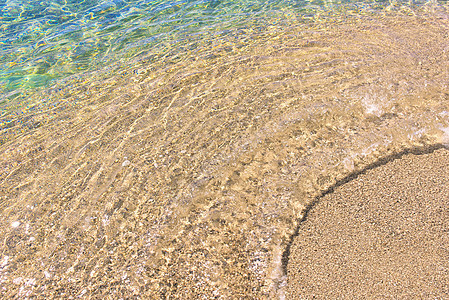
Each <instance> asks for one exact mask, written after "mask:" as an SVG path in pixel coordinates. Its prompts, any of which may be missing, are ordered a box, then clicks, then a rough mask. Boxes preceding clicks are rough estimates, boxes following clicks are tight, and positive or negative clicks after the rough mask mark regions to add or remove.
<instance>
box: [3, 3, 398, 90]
mask: <svg viewBox="0 0 449 300" xmlns="http://www.w3.org/2000/svg"><path fill="white" fill-rule="evenodd" d="M348 3H353V4H354V6H355V8H356V9H357V8H362V7H364V6H367V4H369V5H370V6H371V7H372V8H373V9H375V8H382V7H386V6H389V5H392V4H394V5H395V6H398V7H399V6H400V4H399V3H397V2H394V3H390V2H387V1H375V2H368V3H363V2H354V1H353V2H350V1H343V2H342V1H136V0H134V1H2V2H1V4H0V10H1V12H0V48H1V50H0V92H1V93H2V98H4V97H5V96H11V95H15V94H16V93H18V92H20V91H24V90H30V89H34V88H37V87H43V86H48V85H51V84H52V83H54V81H55V80H57V79H60V78H64V77H67V76H70V75H73V74H78V73H80V72H84V71H92V70H97V69H99V68H102V67H104V66H105V65H109V64H111V63H113V62H117V61H122V63H123V64H124V63H125V62H126V61H127V60H129V59H130V58H134V57H138V56H148V55H151V54H153V55H156V54H157V55H158V56H159V57H161V56H163V54H167V53H168V52H170V51H172V52H173V51H174V52H178V51H179V52H182V51H192V50H194V49H195V48H196V47H197V46H199V45H196V44H195V42H200V41H201V40H203V41H204V42H206V43H207V42H211V40H215V39H223V40H227V39H240V40H242V39H243V40H244V39H245V34H246V30H251V31H257V30H259V31H269V30H270V29H269V27H270V26H272V25H282V23H285V24H286V25H287V24H290V23H291V22H292V19H298V20H299V18H298V16H302V17H303V18H304V19H306V20H307V18H310V19H313V17H314V16H315V15H316V14H317V13H318V12H320V11H324V10H329V9H337V8H338V7H339V6H340V5H342V4H346V5H347V4H348ZM236 28H237V29H241V31H238V32H236V31H235V29H236ZM236 34H237V35H238V37H236V36H233V35H236Z"/></svg>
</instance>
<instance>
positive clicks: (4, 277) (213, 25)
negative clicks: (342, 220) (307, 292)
mask: <svg viewBox="0 0 449 300" xmlns="http://www.w3.org/2000/svg"><path fill="white" fill-rule="evenodd" d="M0 6H1V10H2V14H1V17H0V22H1V23H0V24H1V25H0V26H1V29H2V31H1V34H0V43H1V45H2V47H1V50H0V51H2V55H1V56H0V64H1V69H0V74H1V75H0V85H1V89H2V96H1V101H2V102H1V103H0V110H1V116H0V130H1V132H0V134H1V136H0V143H1V146H0V153H1V155H0V212H1V216H2V218H0V235H1V236H0V240H1V241H3V244H2V246H1V255H2V256H1V258H0V293H1V294H2V297H7V298H14V297H16V298H24V297H33V296H35V295H39V296H40V297H43V298H52V297H62V298H68V297H69V296H73V297H81V298H83V297H85V298H88V297H91V298H99V297H104V296H106V295H116V296H117V297H124V298H125V297H129V298H133V297H139V296H140V297H147V298H148V297H150V298H165V297H174V298H182V299H185V298H194V299H198V298H201V297H202V298H207V299H209V298H212V297H216V298H222V299H229V298H244V297H248V298H273V297H279V298H282V297H283V286H284V285H285V284H286V278H285V274H283V270H282V266H281V257H282V253H283V251H284V250H285V247H286V244H287V243H288V241H289V238H290V235H291V234H292V233H293V232H294V230H295V228H296V226H297V223H298V221H299V220H300V218H301V215H302V212H303V210H304V208H305V207H306V206H307V205H308V204H310V203H311V202H312V201H313V199H314V198H315V197H316V196H317V195H319V194H320V193H321V192H322V191H324V190H326V189H327V188H329V187H330V186H332V185H333V184H334V183H335V182H336V181H337V180H339V179H341V178H343V177H345V176H347V175H348V174H351V173H352V172H356V171H357V170H360V169H361V168H363V167H365V166H367V165H368V164H370V163H372V162H375V161H376V160H378V159H379V158H382V157H384V156H386V155H389V154H392V153H395V152H398V151H402V150H404V149H408V148H413V147H427V146H429V145H434V144H439V143H442V144H448V143H449V108H448V105H447V102H448V100H449V98H448V97H449V91H448V82H449V71H448V70H449V66H448V64H449V63H448V62H449V57H448V56H449V52H448V51H449V40H448V32H449V31H448V29H449V14H448V11H447V6H446V3H445V2H423V3H411V2H407V3H405V2H404V3H401V2H394V3H393V2H365V3H361V2H342V3H340V2H338V3H337V2H328V1H325V2H318V1H316V2H314V1H310V2H309V1H243V2H242V1H234V2H233V1H228V2H225V1H184V2H182V1H179V2H168V1H159V2H155V1H115V2H96V1H84V2H79V1H73V3H71V2H66V1H57V2H45V1H41V2H29V1H6V2H5V1H3V2H0ZM114 297H115V296H114Z"/></svg>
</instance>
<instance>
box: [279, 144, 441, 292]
mask: <svg viewBox="0 0 449 300" xmlns="http://www.w3.org/2000/svg"><path fill="white" fill-rule="evenodd" d="M448 165H449V151H447V150H445V149H440V150H437V151H435V152H433V153H431V154H423V155H414V154H408V155H405V156H403V157H402V158H400V159H395V160H393V161H390V162H388V163H386V164H384V165H382V166H380V167H377V168H373V169H371V170H368V171H366V172H365V173H364V174H361V175H359V176H357V178H355V179H354V180H351V181H349V182H348V183H346V184H343V185H341V186H339V187H338V188H336V189H335V190H334V191H333V192H330V193H328V194H327V195H325V196H324V197H322V198H321V199H320V200H319V201H318V203H317V204H316V205H315V206H313V207H312V208H311V210H310V211H309V212H308V214H307V215H306V218H305V220H304V221H303V222H302V224H301V225H300V229H299V233H298V235H297V236H296V237H295V239H294V241H293V244H292V246H291V248H290V250H291V252H290V257H289V261H288V290H287V294H288V295H287V298H288V299H312V298H313V299H315V298H316V299H343V298H345V299H412V298H415V299H416V298H421V299H431V298H432V299H443V298H447V297H448V296H449V247H448V245H449V234H448V233H449V187H448V184H447V183H448V179H449V170H448Z"/></svg>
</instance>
